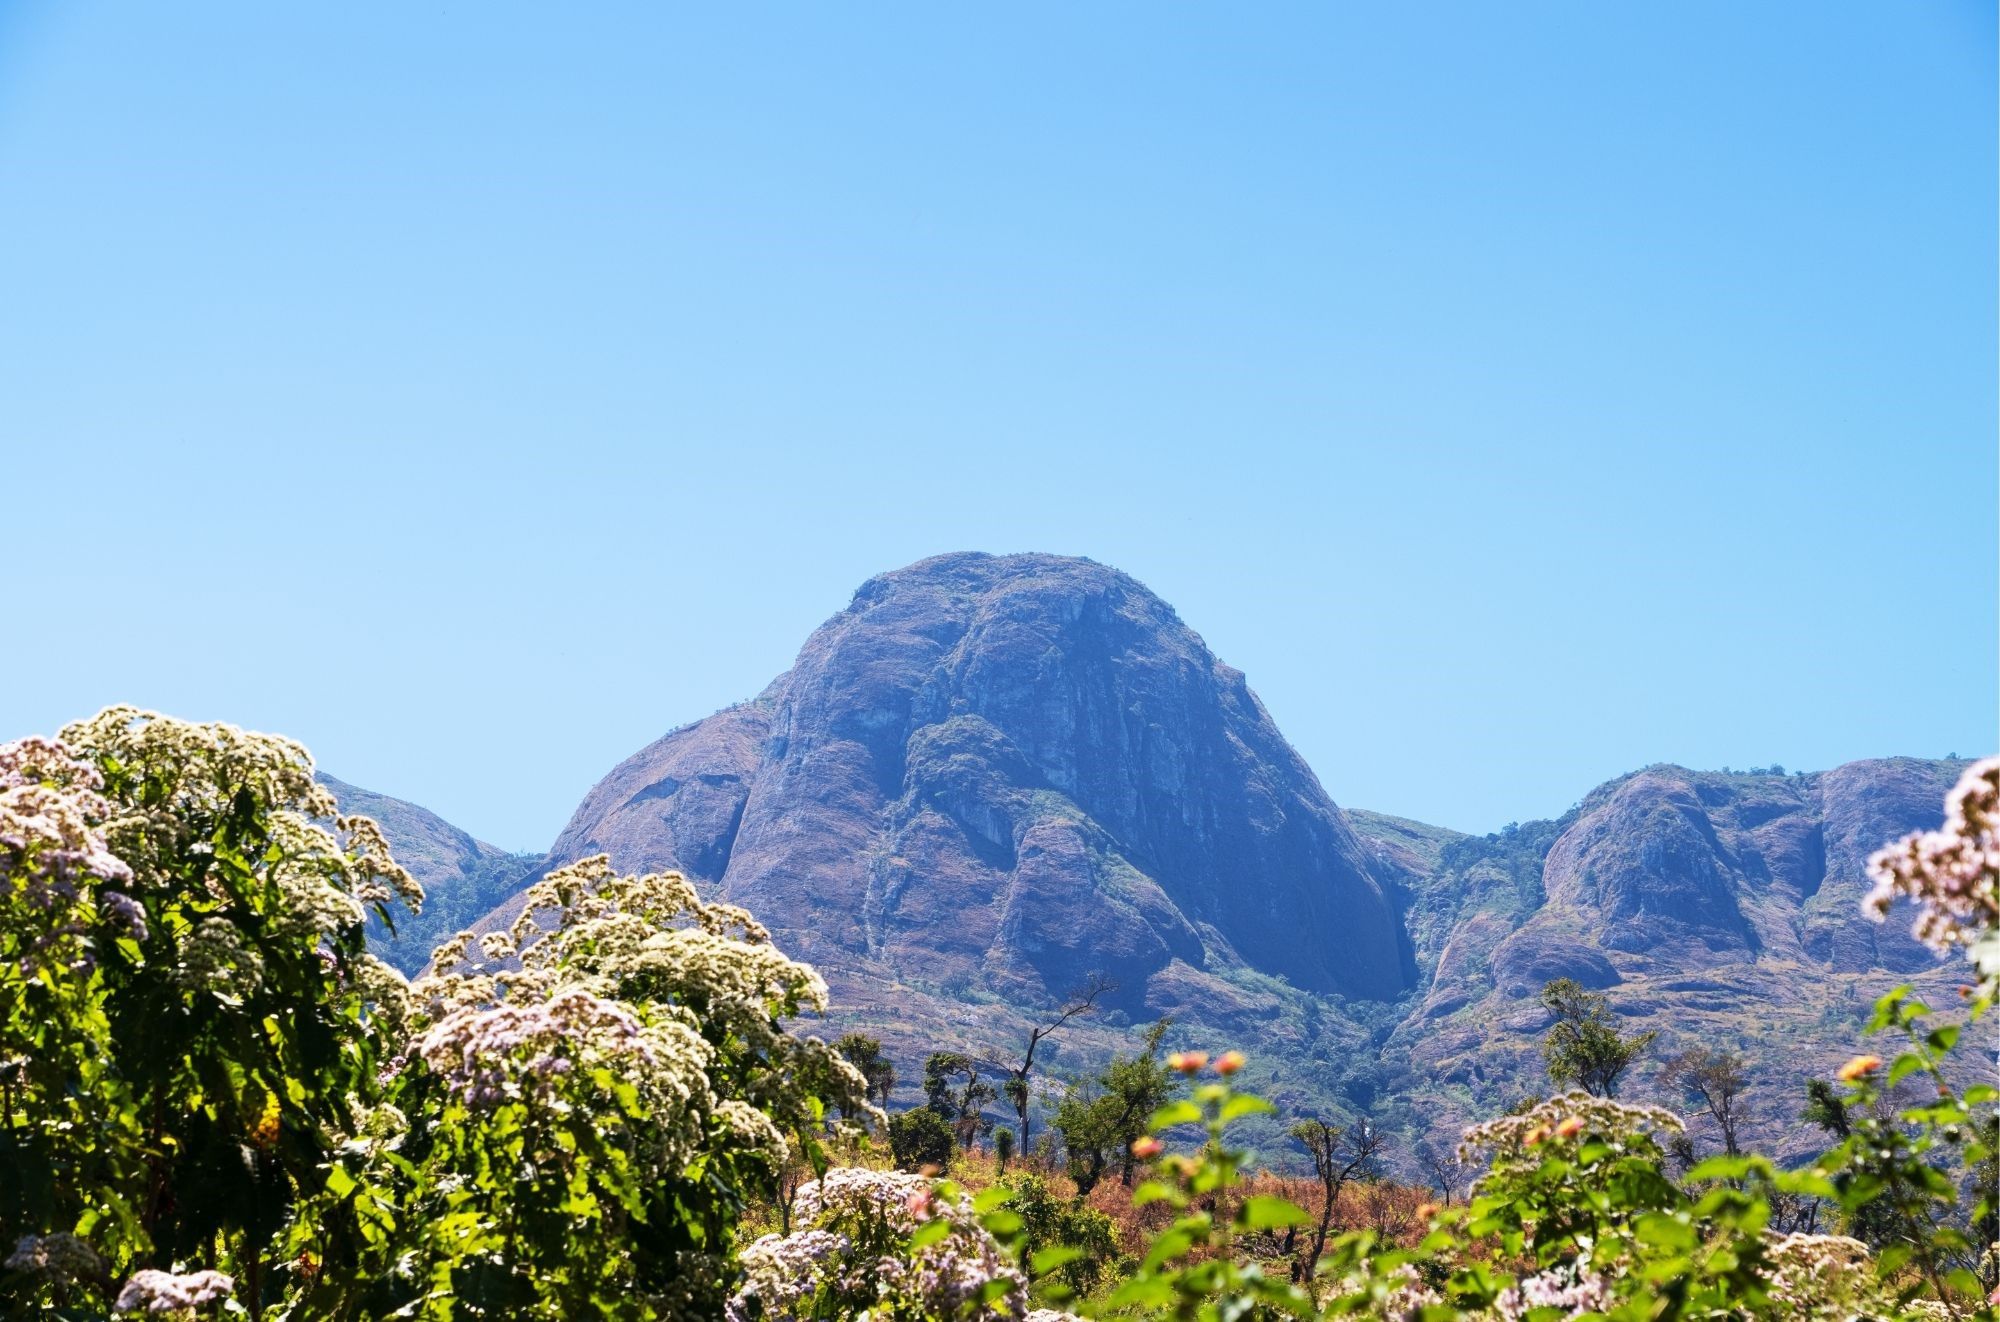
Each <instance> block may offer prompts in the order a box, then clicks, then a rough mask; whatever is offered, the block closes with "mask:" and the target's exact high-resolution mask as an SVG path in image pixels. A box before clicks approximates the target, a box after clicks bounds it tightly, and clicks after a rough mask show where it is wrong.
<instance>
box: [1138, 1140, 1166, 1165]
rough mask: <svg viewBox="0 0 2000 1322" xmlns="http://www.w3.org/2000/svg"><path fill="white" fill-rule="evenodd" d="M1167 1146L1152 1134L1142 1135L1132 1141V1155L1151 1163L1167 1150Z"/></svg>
mask: <svg viewBox="0 0 2000 1322" xmlns="http://www.w3.org/2000/svg"><path fill="white" fill-rule="evenodd" d="M1166 1146H1167V1145H1166V1144H1164V1143H1162V1142H1160V1140H1159V1139H1157V1138H1154V1137H1153V1136H1152V1135H1151V1134H1141V1135H1140V1136H1139V1137H1138V1138H1135V1139H1133V1140H1132V1155H1133V1156H1135V1157H1137V1158H1138V1159H1139V1160H1141V1161H1151V1160H1152V1159H1153V1158H1154V1157H1157V1156H1159V1155H1160V1153H1161V1152H1163V1151H1164V1150H1165V1149H1166Z"/></svg>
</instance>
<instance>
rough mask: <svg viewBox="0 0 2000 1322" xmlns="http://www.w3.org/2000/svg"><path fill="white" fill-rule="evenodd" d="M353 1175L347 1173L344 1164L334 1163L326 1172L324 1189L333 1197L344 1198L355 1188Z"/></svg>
mask: <svg viewBox="0 0 2000 1322" xmlns="http://www.w3.org/2000/svg"><path fill="white" fill-rule="evenodd" d="M355 1187H356V1186H355V1183H354V1177H353V1176H352V1175H349V1174H348V1173H347V1168H346V1167H345V1166H339V1165H336V1166H334V1167H333V1168H332V1169H330V1170H328V1171H327V1173H326V1191H327V1193H328V1194H330V1195H332V1196H333V1197H335V1198H345V1197H347V1195H349V1194H351V1193H353V1192H354V1190H355Z"/></svg>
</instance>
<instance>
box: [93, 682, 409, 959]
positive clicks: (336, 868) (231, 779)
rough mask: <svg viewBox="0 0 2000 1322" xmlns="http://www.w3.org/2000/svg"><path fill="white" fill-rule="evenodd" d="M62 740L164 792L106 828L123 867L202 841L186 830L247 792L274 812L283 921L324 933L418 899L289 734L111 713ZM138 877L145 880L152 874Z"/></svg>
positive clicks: (384, 848)
mask: <svg viewBox="0 0 2000 1322" xmlns="http://www.w3.org/2000/svg"><path fill="white" fill-rule="evenodd" d="M61 744H62V745H63V746H64V747H66V748H68V749H69V750H72V751H73V752H74V753H76V754H78V755H80V756H81V757H83V758H86V759H92V760H94V759H100V758H111V759H114V760H116V762H117V763H118V764H120V765H122V766H124V767H127V768H130V769H131V770H132V771H133V772H134V773H135V774H140V775H144V776H147V777H149V778H150V779H152V780H153V782H154V783H155V784H156V786H158V787H161V788H163V790H164V793H162V794H161V796H160V797H159V799H158V800H157V801H155V802H151V803H149V804H147V805H146V806H144V807H139V806H136V805H128V806H126V807H124V809H123V810H122V811H121V812H120V813H119V815H118V816H117V817H116V818H115V819H113V820H112V821H110V822H109V823H108V824H107V826H108V830H109V834H110V840H111V843H112V848H113V850H114V852H116V853H117V855H118V856H119V857H120V858H122V859H125V860H127V861H128V862H131V863H133V864H135V865H138V864H139V861H140V860H143V859H148V858H152V857H154V856H156V854H157V853H158V852H159V849H160V847H162V846H169V845H179V846H182V847H196V846H199V844H200V843H201V842H199V841H195V840H185V839H182V837H183V835H185V833H186V832H187V831H188V829H189V823H191V822H199V821H203V820H208V819H212V818H215V817H218V816H221V815H223V814H224V813H226V812H227V810H228V809H229V807H230V805H231V803H232V801H233V800H234V798H235V796H236V795H237V794H239V793H241V792H243V791H246V790H247V791H249V792H250V793H251V794H253V795H255V796H256V797H257V798H258V799H259V800H261V801H262V802H263V803H264V804H265V805H267V807H268V809H269V821H270V829H271V831H272V833H273V835H274V837H275V840H274V843H275V844H277V845H278V846H279V848H278V849H277V850H276V851H274V852H276V853H277V855H278V858H277V861H276V862H274V863H272V864H271V865H270V867H271V868H272V871H271V873H270V874H269V876H268V877H267V878H266V879H267V880H269V881H271V882H273V883H275V884H276V885H277V887H278V888H279V891H280V893H281V894H282V895H283V896H284V898H285V904H284V906H283V912H282V914H280V915H278V917H279V918H280V920H281V923H283V924H286V925H289V926H291V927H293V928H296V929H299V930H303V931H309V932H316V933H326V932H331V931H333V930H335V929H336V928H338V927H340V926H343V925H346V924H350V923H355V922H359V921H360V918H361V907H362V906H363V905H368V904H377V903H386V902H387V901H388V900H389V899H390V898H391V897H392V896H399V897H401V898H402V900H403V901H404V903H406V904H407V905H409V906H410V907H411V908H412V909H415V908H418V907H420V906H421V905H422V903H423V897H424V893H423V888H422V887H421V886H419V885H418V884H417V882H416V880H415V879H414V878H412V877H411V876H410V874H409V873H408V872H406V871H405V870H404V869H403V868H402V867H401V866H400V865H398V864H397V863H396V861H395V859H394V858H392V857H391V856H390V852H389V847H388V842H387V841H386V840H385V839H384V838H383V836H382V832H381V830H380V828H379V827H377V826H376V824H375V823H374V822H373V821H370V820H369V819H368V818H365V817H344V816H342V815H341V813H340V806H339V804H338V803H336V802H335V801H334V797H333V794H332V792H331V791H329V790H328V789H327V788H326V787H325V786H324V785H321V784H320V783H319V782H318V781H317V780H315V779H314V778H313V763H312V757H311V755H310V754H308V753H307V752H306V750H305V749H304V748H303V747H302V746H301V745H299V744H297V743H295V742H293V741H292V740H290V739H285V738H282V737H280V736H278V735H269V734H258V733H255V732H253V731H249V730H240V729H238V728H237V727H235V726H233V725H224V724H221V723H213V724H196V723H194V722H191V721H178V720H174V719H173V718H171V717H166V716H161V715H158V714H157V713H154V712H143V711H140V710H138V709H137V708H134V707H110V708H106V709H105V710H104V711H102V712H99V713H98V714H97V715H96V716H93V717H91V718H90V719H89V720H87V721H78V722H76V723H75V724H73V725H69V726H66V727H64V729H63V731H62V737H61ZM321 822H331V823H333V827H334V830H333V831H329V830H328V829H327V828H326V827H324V826H321V825H320V824H319V823H321ZM336 831H337V832H338V833H339V834H338V835H336V834H335V832H336ZM343 839H344V840H345V844H343V843H342V841H343ZM140 871H141V874H142V875H141V876H140V878H139V881H140V883H141V884H142V885H143V884H144V883H145V882H146V881H147V880H148V878H147V877H146V876H145V875H143V874H144V872H145V869H144V867H143V866H141V867H140Z"/></svg>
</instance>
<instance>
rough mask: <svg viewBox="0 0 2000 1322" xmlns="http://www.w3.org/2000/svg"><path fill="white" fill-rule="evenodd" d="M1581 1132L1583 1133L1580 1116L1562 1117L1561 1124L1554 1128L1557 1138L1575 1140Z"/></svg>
mask: <svg viewBox="0 0 2000 1322" xmlns="http://www.w3.org/2000/svg"><path fill="white" fill-rule="evenodd" d="M1582 1132H1583V1117H1582V1116H1580V1115H1570V1116H1564V1117H1563V1119H1562V1123H1560V1124H1558V1125H1557V1126H1556V1137H1557V1138H1575V1137H1576V1136H1577V1135H1578V1134H1581V1133H1582Z"/></svg>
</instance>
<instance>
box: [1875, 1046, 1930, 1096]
mask: <svg viewBox="0 0 2000 1322" xmlns="http://www.w3.org/2000/svg"><path fill="white" fill-rule="evenodd" d="M1923 1067H1924V1058H1923V1057H1922V1056H1919V1055H1918V1054H1917V1053H1916V1052H1914V1051H1905V1052H1904V1053H1903V1054H1902V1055H1900V1056H1898V1057H1896V1059H1895V1062H1894V1063H1893V1064H1891V1065H1890V1066H1889V1076H1888V1078H1887V1079H1885V1080H1884V1081H1883V1085H1882V1086H1883V1087H1885V1088H1893V1087H1895V1086H1896V1085H1897V1084H1899V1083H1901V1082H1902V1081H1903V1080H1904V1079H1907V1078H1909V1077H1910V1076H1911V1075H1912V1074H1915V1073H1916V1072H1917V1071H1918V1070H1920V1069H1922V1068H1923Z"/></svg>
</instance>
